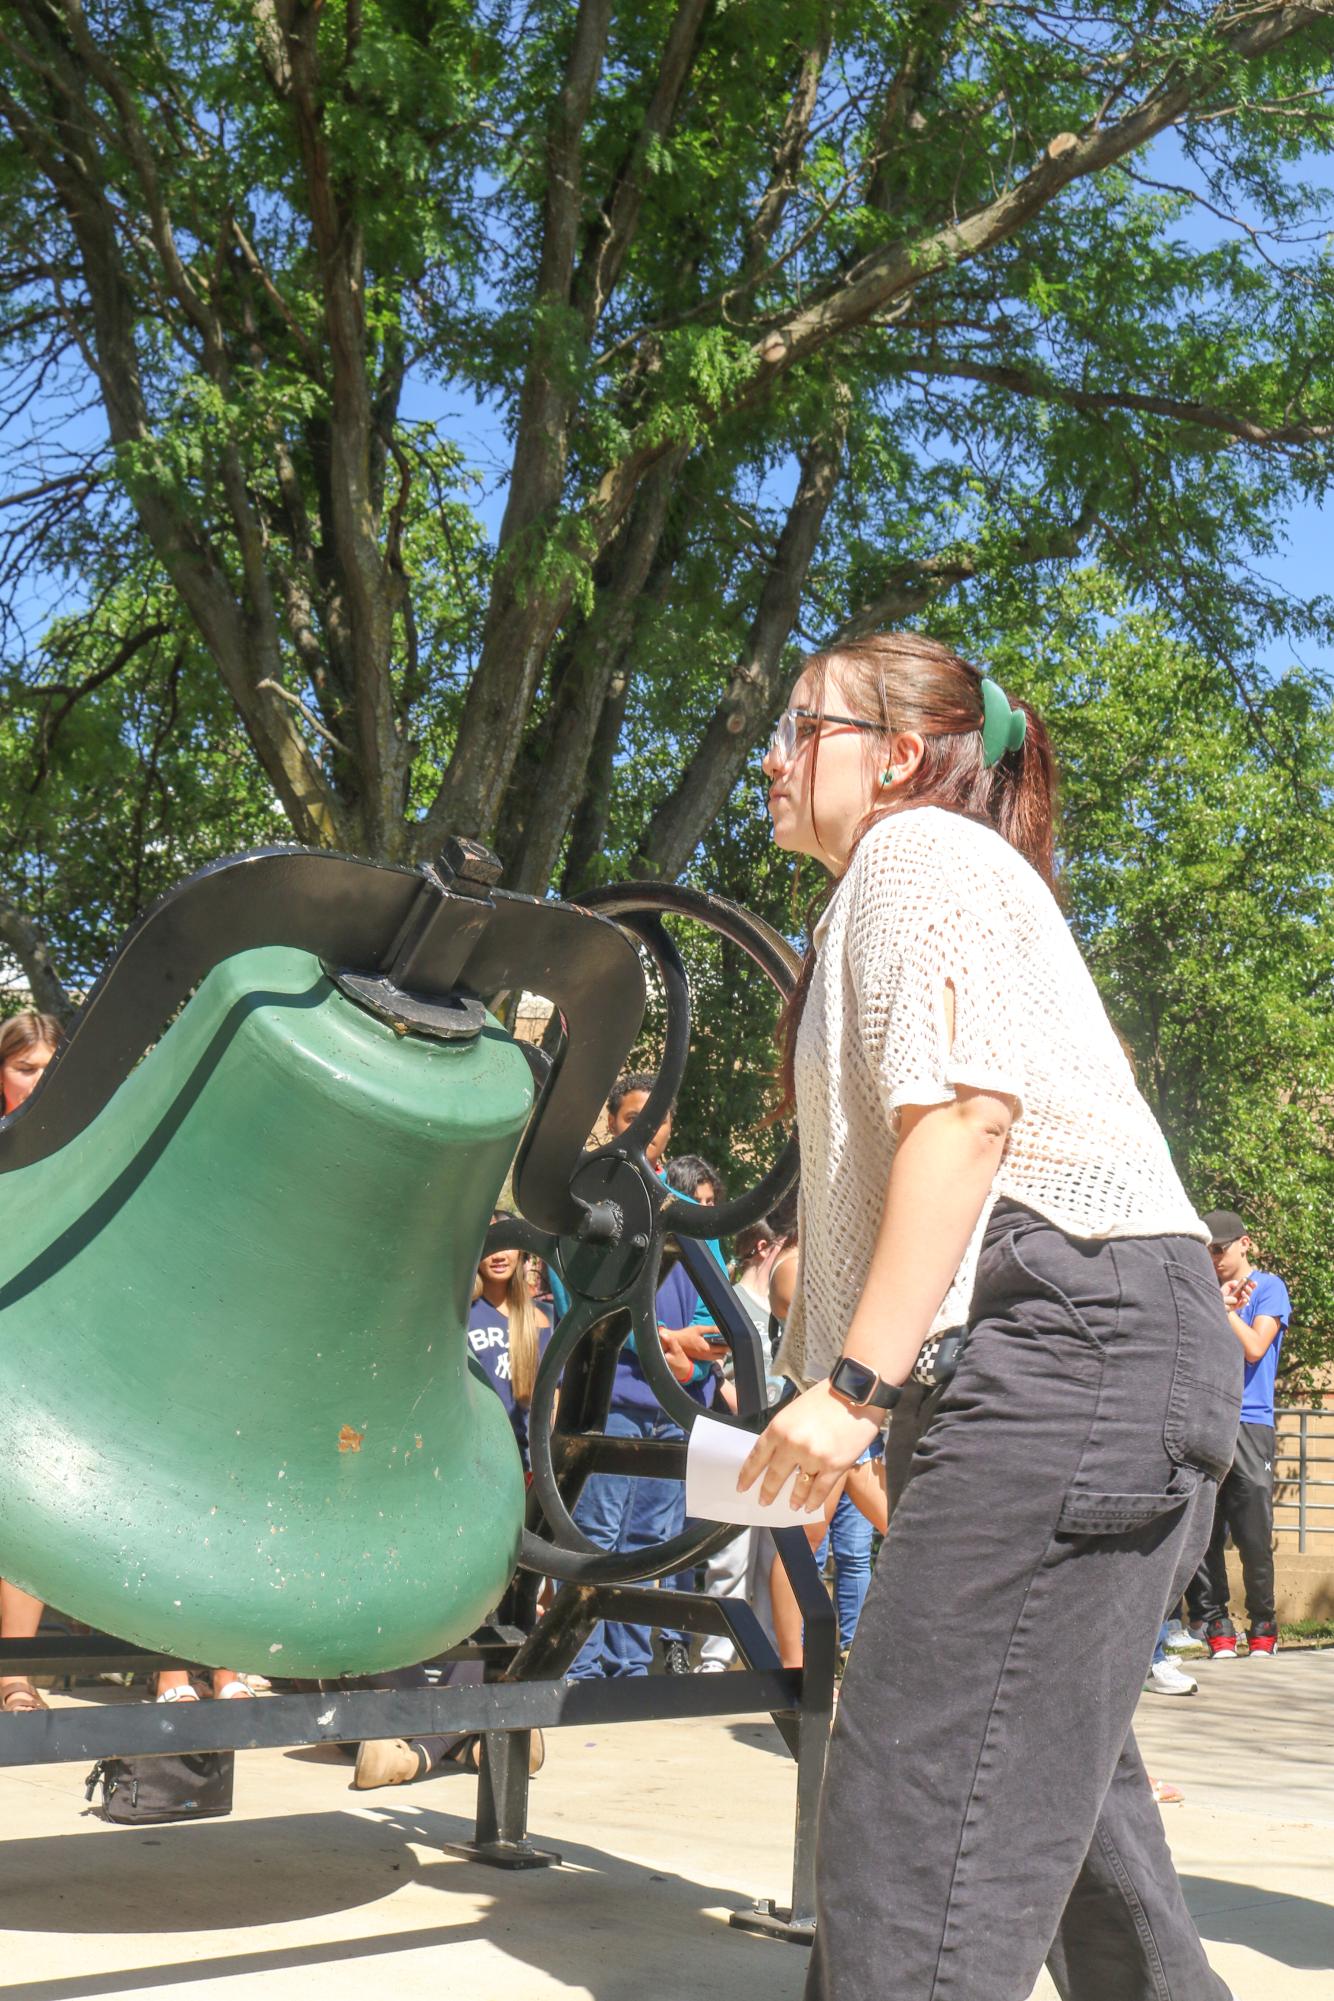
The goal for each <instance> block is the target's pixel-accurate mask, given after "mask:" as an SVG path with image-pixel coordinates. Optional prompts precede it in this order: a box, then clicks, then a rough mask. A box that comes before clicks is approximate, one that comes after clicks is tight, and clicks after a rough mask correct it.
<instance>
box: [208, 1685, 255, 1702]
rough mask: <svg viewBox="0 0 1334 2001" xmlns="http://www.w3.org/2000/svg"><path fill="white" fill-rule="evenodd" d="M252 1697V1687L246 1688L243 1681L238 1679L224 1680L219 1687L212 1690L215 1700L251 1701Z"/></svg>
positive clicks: (253, 1692)
mask: <svg viewBox="0 0 1334 2001" xmlns="http://www.w3.org/2000/svg"><path fill="white" fill-rule="evenodd" d="M254 1699H255V1691H254V1689H253V1688H247V1687H246V1685H245V1683H244V1682H243V1681H239V1680H238V1681H228V1682H224V1683H223V1685H222V1687H221V1688H218V1689H215V1690H214V1692H213V1700H214V1701H215V1702H241V1701H245V1702H253V1701H254Z"/></svg>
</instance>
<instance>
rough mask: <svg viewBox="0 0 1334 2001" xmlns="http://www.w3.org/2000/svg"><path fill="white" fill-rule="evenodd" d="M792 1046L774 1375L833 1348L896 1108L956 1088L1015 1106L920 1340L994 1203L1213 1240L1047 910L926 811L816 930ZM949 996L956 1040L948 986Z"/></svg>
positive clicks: (996, 842)
mask: <svg viewBox="0 0 1334 2001" xmlns="http://www.w3.org/2000/svg"><path fill="white" fill-rule="evenodd" d="M815 944H816V950H817V956H816V962H815V971H814V975H813V977H812V980H811V986H810V991H809V994H808V996H807V1001H806V1008H805V1012H804V1014H803V1015H802V1019H801V1027H800V1030H799V1032H798V1035H797V1048H796V1085H797V1130H798V1132H799V1134H800V1137H801V1204H800V1219H799V1230H800V1241H801V1271H800V1276H799V1279H798V1284H797V1291H796V1297H795V1299H794V1300H793V1304H792V1311H791V1313H790V1315H789V1317H788V1322H787V1330H786V1334H785V1336H784V1341H783V1347H782V1351H781V1353H780V1355H779V1358H778V1359H779V1366H780V1367H781V1368H782V1369H784V1370H785V1372H786V1373H787V1374H788V1375H790V1376H793V1377H795V1378H796V1379H797V1380H798V1381H801V1382H810V1381H813V1380H814V1379H815V1378H817V1377H820V1376H824V1375H827V1374H828V1373H829V1370H830V1369H831V1368H832V1366H833V1364H834V1363H835V1362H836V1361H837V1360H838V1357H839V1355H840V1354H841V1352H842V1348H843V1341H844V1338H845V1336H846V1334H847V1329H848V1324H849V1322H850V1320H851V1318H852V1313H853V1310H854V1308H855V1307H856V1304H857V1301H858V1299H859V1298H860V1296H861V1291H862V1287H863V1285H864V1284H865V1282H866V1274H867V1271H868V1269H869V1266H870V1260H871V1252H872V1249H873V1247H874V1244H875V1237H876V1232H877V1230H878V1228H879V1224H880V1218H881V1214H882V1211H883V1208H884V1200H885V1188H886V1185H887V1182H888V1177H889V1168H890V1162H891V1161H892V1159H893V1157H894V1147H895V1144H896V1141H897V1126H898V1111H899V1107H900V1106H902V1105H938V1104H947V1103H948V1102H949V1101H950V1100H951V1099H952V1097H953V1095H954V1087H955V1085H956V1084H963V1085H972V1086H974V1087H976V1088H978V1089H982V1090H988V1091H995V1092H998V1093H1002V1094H1004V1095H1005V1096H1007V1097H1011V1098H1013V1099H1015V1100H1016V1102H1017V1107H1018V1110H1017V1114H1016V1116H1015V1119H1014V1122H1013V1124H1012V1125H1011V1127H1010V1132H1009V1136H1008V1138H1007V1140H1006V1145H1005V1151H1004V1153H1003V1154H1002V1156H1001V1161H1000V1166H999V1168H998V1170H997V1173H996V1178H995V1181H994V1182H993V1184H992V1187H991V1193H990V1195H989V1197H988V1200H987V1202H986V1204H985V1205H984V1207H983V1211H982V1214H981V1216H980V1217H979V1218H978V1224H977V1228H976V1230H975V1231H974V1233H973V1236H972V1240H971V1241H970V1243H969V1245H968V1249H967V1251H966V1252H965V1254H964V1258H963V1262H962V1263H961V1264H960V1266H959V1269H958V1271H957V1272H956V1274H955V1276H954V1280H953V1283H952V1284H951V1286H950V1288H949V1291H948V1292H947V1293H946V1295H945V1298H944V1301H943V1302H942V1304H941V1307H940V1311H939V1312H938V1313H937V1314H936V1317H935V1319H934V1321H933V1322H932V1325H931V1330H930V1331H931V1333H932V1334H937V1333H940V1332H941V1331H942V1330H943V1329H944V1328H946V1327H957V1326H961V1325H962V1324H963V1323H964V1322H965V1321H966V1320H967V1319H968V1317H969V1304H970V1302H971V1299H972V1295H973V1286H974V1281H975V1278H976V1275H977V1260H978V1252H979V1250H980V1248H981V1243H982V1234H983V1231H984V1230H985V1228H986V1224H987V1220H988V1218H989V1216H990V1214H991V1210H992V1207H993V1205H994V1203H995V1202H996V1201H997V1200H998V1199H999V1198H1000V1197H1008V1198H1009V1199H1010V1200H1012V1201H1015V1202H1022V1203H1023V1204H1024V1205H1025V1206H1026V1207H1027V1208H1029V1209H1034V1210H1036V1211H1037V1213H1038V1214H1039V1215H1040V1216H1045V1217H1046V1218H1047V1219H1048V1221H1050V1222H1052V1223H1054V1224H1055V1225H1056V1226H1057V1228H1058V1229H1060V1230H1063V1231H1065V1232H1066V1234H1067V1235H1068V1236H1072V1237H1080V1238H1106V1237H1144V1236H1166V1235H1178V1236H1189V1237H1198V1238H1200V1239H1202V1240H1203V1241H1206V1242H1207V1240H1208V1234H1209V1233H1208V1231H1207V1230H1206V1229H1205V1227H1204V1225H1203V1223H1202V1222H1201V1221H1200V1219H1199V1217H1198V1216H1197V1215H1196V1214H1195V1211H1194V1210H1193V1209H1192V1207H1191V1205H1190V1203H1189V1201H1188V1200H1187V1199H1186V1193H1185V1190H1184V1189H1183V1188H1182V1185H1181V1182H1180V1180H1179V1179H1178V1177H1177V1173H1176V1170H1175V1168H1174V1167H1173V1165H1172V1160H1171V1156H1170V1155H1169V1153H1168V1151H1167V1143H1166V1141H1165V1140H1164V1139H1163V1136H1162V1133H1161V1132H1160V1131H1159V1129H1158V1126H1157V1123H1156V1122H1155V1120H1154V1118H1153V1115H1152V1113H1151V1112H1150V1111H1149V1108H1148V1106H1147V1105H1146V1104H1145V1103H1144V1100H1143V1099H1142V1098H1141V1097H1140V1095H1139V1092H1138V1091H1137V1090H1136V1088H1135V1083H1134V1079H1133V1077H1132V1075H1131V1071H1130V1065H1129V1063H1128V1062H1127V1060H1126V1057H1125V1055H1124V1054H1123V1052H1122V1049H1121V1046H1120V1044H1119V1042H1118V1041H1117V1039H1116V1035H1115V1033H1114V1031H1113V1029H1112V1025H1111V1023H1110V1022H1109V1021H1108V1019H1107V1016H1106V1013H1105V1012H1104V1010H1103V1005H1102V1002H1101V1000H1100V999H1099V998H1098V992H1097V989H1096V987H1095V986H1094V984H1093V981H1092V979H1091V978H1090V976H1089V972H1088V968H1087V967H1086V966H1085V964H1084V962H1083V960H1082V959H1081V957H1080V955H1079V950H1078V948H1077V946H1076V945H1075V942H1074V939H1073V938H1072V937H1071V935H1070V932H1069V930H1068V928H1067V926H1066V923H1065V919H1064V918H1063V917H1062V915H1061V912H1060V909H1059V906H1058V905H1057V903H1056V899H1055V898H1054V897H1053V896H1052V894H1051V891H1050V890H1049V889H1048V888H1047V886H1046V884H1045V883H1044V882H1043V880H1042V878H1041V877H1040V876H1039V875H1038V873H1037V871H1036V870H1035V869H1034V868H1033V867H1032V866H1031V865H1030V864H1029V863H1028V862H1027V861H1025V859H1024V858H1023V856H1022V855H1021V854H1020V853H1019V852H1018V850H1017V849H1016V848H1012V847H1011V846H1010V844H1009V842H1008V841H1006V840H1005V839H1003V837H1002V836H1001V835H1000V834H998V833H996V832H995V831H994V830H993V829H992V828H990V827H986V826H983V825H981V824H980V823H979V822H977V821H974V820H968V819H964V818H963V817H962V816H961V815H960V814H957V813H949V812H945V811H944V810H943V809H941V808H940V807H936V806H919V807H911V808H906V809H904V810H902V811H900V812H898V813H893V814H890V815H888V816H887V817H886V818H885V819H883V820H881V821H879V822H878V823H877V825H876V826H874V827H873V828H872V829H871V831H870V832H869V833H868V834H866V835H865V836H864V838H863V839H862V841H861V843H860V844H859V846H858V848H857V850H856V852H855V854H854V856H853V859H852V863H851V866H850V867H849V869H848V872H847V874H846V875H845V876H844V877H843V879H842V881H841V882H840V883H839V884H838V887H837V888H836V889H835V891H834V894H833V896H832V898H831V899H830V902H829V904H828V906H827V908H826V910H825V912H824V915H823V916H822V917H821V919H820V922H819V923H818V924H817V926H816V929H815ZM947 985H949V986H950V987H952V988H953V990H954V1038H953V1041H952V1042H951V1041H950V1040H949V1034H948V1024H947V1016H946V1012H945V988H946V986H947Z"/></svg>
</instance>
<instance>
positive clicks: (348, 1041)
mask: <svg viewBox="0 0 1334 2001" xmlns="http://www.w3.org/2000/svg"><path fill="white" fill-rule="evenodd" d="M532 1098H533V1087H532V1081H531V1075H530V1071H529V1067H528V1064H527V1063H526V1062H525V1060H524V1058H523V1055H522V1054H521V1052H520V1050H519V1048H518V1046H517V1045H516V1044H515V1043H514V1042H513V1041H512V1039H511V1038H510V1037H509V1036H508V1035H507V1034H506V1033H505V1032H504V1030H502V1029H501V1028H500V1026H499V1024H498V1023H496V1022H495V1021H494V1020H493V1019H492V1018H491V1017H489V1016H488V1017H486V1018H485V1022H484V1025H483V1026H482V1027H481V1030H480V1032H479V1033H478V1034H476V1035H475V1036H474V1037H473V1038H472V1039H469V1040H459V1041H432V1040H429V1039H426V1038H425V1037H421V1036H417V1035H415V1034H406V1035H404V1034H400V1033H397V1032H396V1031H395V1029H394V1028H393V1027H392V1026H391V1025H389V1024H388V1023H387V1022H385V1021H383V1020H381V1019H378V1018H377V1017H376V1015H375V1014H374V1013H373V1012H371V1011H368V1010H367V1009H364V1008H363V1007H361V1006H359V1005H357V1004H356V1003H355V1002H354V1001H353V1000H351V999H349V998H348V997H347V995H346V994H345V993H344V992H343V991H340V989H339V988H338V987H337V986H336V985H335V984H334V983H333V982H332V981H331V980H330V979H329V978H328V977H326V975H325V974H324V972H323V971H322V970H321V966H320V962H319V961H318V960H317V959H316V958H314V957H312V956H311V955H310V954H308V953H306V952H302V951H296V950H292V949H289V948H286V947H278V946H273V947H265V948H263V949H259V950H253V951H244V952H238V953H236V954H235V955H234V956H233V957H232V958H229V959H226V960H224V961H223V963H222V964H221V965H219V966H218V967H216V969H215V970H214V971H213V972H211V973H210V974H209V975H208V977H207V979H205V980H204V981H203V983H202V985H201V986H200V987H199V989H198V991H197V992H196V993H195V994H194V996H193V997H192V998H191V999H190V1000H189V1002H188V1003H187V1004H186V1006H185V1007H184V1009H183V1010H182V1012H181V1013H180V1015H179V1017H178V1018H177V1020H176V1021H175V1023H174V1024H173V1025H172V1027H171V1028H170V1029H169V1030H168V1031H167V1032H166V1034H165V1035H163V1037H162V1038H161V1040H160V1041H159V1042H158V1043H157V1044H156V1045H155V1046H154V1047H153V1048H152V1049H151V1050H150V1051H149V1053H148V1054H147V1055H146V1056H145V1057H144V1059H143V1061H142V1062H141V1063H140V1064H139V1065H138V1067H137V1068H136V1069H135V1070H134V1071H133V1072H132V1073H131V1074H130V1075H129V1076H128V1077H127V1078H126V1079H125V1081H124V1082H123V1083H122V1084H121V1086H120V1088H119V1090H118V1091H117V1092H116V1094H115V1096H114V1097H113V1098H112V1099H111V1101H110V1102H109V1103H108V1104H107V1105H106V1106H105V1107H104V1109H103V1110H102V1111H101V1112H99V1114H98V1115H97V1117H96V1118H95V1119H93V1121H92V1122H91V1124H89V1125H88V1126H87V1127H86V1128H85V1130H84V1131H82V1132H81V1133H79V1134H78V1136H77V1137H76V1138H74V1139H72V1140H70V1141H69V1142H68V1143H67V1144H65V1145H63V1146H62V1147H61V1148H60V1149H59V1150H58V1151H56V1152H54V1153H52V1154H50V1155H49V1156H48V1157H47V1158H45V1159H40V1160H35V1161H33V1162H32V1163H31V1164H29V1165H27V1166H24V1167H19V1168H17V1169H15V1170H14V1171H13V1172H11V1173H10V1174H8V1175H7V1176H6V1177H5V1180H4V1195H5V1227H4V1231H3V1237H2V1238H0V1348H3V1351H4V1354H3V1366H0V1426H3V1436H4V1440H5V1447H4V1451H5V1460H6V1469H5V1478H4V1481H3V1483H0V1575H3V1576H5V1577H7V1578H10V1579H12V1580H13V1581H14V1582H15V1583H18V1584H20V1585H22V1586H24V1587H26V1588H27V1589H29V1590H32V1591H34V1592H36V1593H38V1594H39V1595H40V1596H42V1597H43V1598H45V1599H47V1600H48V1601H49V1602H51V1603H52V1604H55V1605H58V1606H59V1607H60V1608H61V1609H62V1610H64V1611H66V1612H69V1613H71V1614H73V1615H74V1616H76V1617H78V1618H80V1619H84V1620H87V1621H89V1622H90V1623H92V1624H94V1625H96V1626H98V1627H100V1628H102V1629H103V1630H104V1631H106V1632H108V1633H114V1634H117V1635H120V1636H121V1637H123V1638H125V1639H128V1640H132V1641H134V1642H136V1643H138V1644H140V1645H143V1646H145V1647H149V1648H153V1649H160V1650H162V1651H164V1652H171V1653H174V1654H178V1655H181V1656H183V1657H184V1658H186V1659H192V1660H198V1661H201V1662H204V1663H207V1664H209V1665H211V1666H219V1667H234V1668H238V1669H242V1670H250V1671H262V1672H265V1673H271V1674H281V1675H301V1676H332V1675H337V1674H340V1673H354V1674H363V1673H369V1672H372V1671H374V1670H376V1669H381V1668H390V1667H400V1666H403V1665H406V1664H407V1663H410V1662H414V1661H419V1660H423V1659H427V1658H429V1657H430V1656H431V1655H433V1654H436V1653H439V1652H440V1651H441V1650H442V1649H443V1648H445V1647H448V1646H451V1645H453V1644H454V1643H455V1642H456V1641H458V1640H460V1639H462V1638H464V1637H465V1636H466V1635H467V1634H468V1633H469V1632H471V1631H472V1630H473V1629H474V1628H475V1627H476V1626H477V1625H478V1623H479V1622H480V1621H481V1620H482V1619H483V1618H484V1617H485V1615H486V1614H487V1613H488V1612H490V1611H491V1610H492V1609H493V1608H494V1606H495V1605H496V1603H497V1601H498V1600H499V1598H500V1596H501V1594H502V1592H503V1591H504V1589H505V1587H506V1584H507V1583H508V1581H509V1579H510V1576H511V1574H512V1572H513V1569H514V1564H515V1560H516V1557H517V1554H518V1549H519V1540H520V1533H521V1529H522V1522H523V1504H524V1479H523V1471H522V1467H521V1464H520V1460H519V1454H518V1450H517V1447H516V1445H515V1441H514V1437H513V1433H512V1432H511V1429H510V1425H509V1420H508V1418H507V1416H506V1413H505V1411H504V1409H503V1407H502V1405H501V1403H500V1401H499V1399H498V1398H497V1397H496V1396H495V1395H494V1394H493V1392H492V1391H491V1390H490V1388H489V1387H488V1386H487V1385H486V1384H485V1383H484V1382H483V1381H482V1380H480V1379H479V1377H478V1376H477V1375H476V1374H475V1373H474V1372H473V1369H472V1367H471V1366H470V1363H469V1359H468V1346H467V1337H466V1333H465V1328H466V1322H467V1316H468V1308H469V1304H470V1300H471V1295H472V1285H473V1279H474V1274H475V1271H476V1266H477V1261H478V1258H479V1256H480V1254H481V1247H482V1242H483V1238H484V1236H485V1233H486V1229H487V1225H488V1222H489V1218H490V1214H491V1210H492V1208H493V1206H494V1204H495V1201H496V1198H497V1196H498V1194H499V1192H500V1188H501V1185H502V1183H503V1181H504V1178H505V1174H506V1172H507V1170H508V1168H509V1165H510V1163H511V1161H512V1159H513V1157H514V1152H515V1147H516V1145H517V1143H518V1140H519V1138H520V1135H521V1134H522V1132H523V1129H524V1125H525V1123H526V1121H527V1119H528V1115H529V1111H530V1108H531V1105H532Z"/></svg>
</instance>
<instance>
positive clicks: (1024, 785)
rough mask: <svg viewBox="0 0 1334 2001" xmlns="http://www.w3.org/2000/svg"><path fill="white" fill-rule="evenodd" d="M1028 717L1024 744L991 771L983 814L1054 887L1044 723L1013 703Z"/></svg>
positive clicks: (1051, 763)
mask: <svg viewBox="0 0 1334 2001" xmlns="http://www.w3.org/2000/svg"><path fill="white" fill-rule="evenodd" d="M1011 706H1012V707H1013V708H1016V709H1021V710H1022V711H1023V713H1024V716H1025V717H1026V718H1027V724H1028V727H1027V728H1026V730H1025V731H1024V740H1023V743H1022V744H1021V745H1020V746H1019V749H1018V750H1012V751H1008V752H1007V753H1006V755H1005V756H1004V757H1003V758H1001V760H1000V762H999V763H998V764H996V765H994V766H993V767H992V770H991V774H990V776H991V797H990V800H989V801H988V807H989V810H988V813H987V818H988V819H989V820H990V821H991V822H992V825H993V826H994V827H995V828H996V831H997V833H999V834H1003V835H1004V837H1005V839H1006V840H1007V841H1008V842H1009V843H1010V846H1011V847H1012V848H1018V850H1019V852H1020V854H1021V855H1023V857H1024V859H1025V860H1026V861H1029V862H1031V863H1032V865H1033V867H1034V868H1035V869H1036V870H1037V872H1038V874H1039V875H1040V876H1041V877H1042V880H1043V881H1044V882H1045V883H1046V885H1047V887H1048V888H1049V889H1051V888H1054V887H1055V876H1056V859H1055V846H1056V836H1055V820H1056V759H1055V757H1054V755H1053V753H1052V747H1051V738H1050V737H1049V736H1048V735H1047V728H1046V724H1045V723H1044V722H1043V720H1042V718H1041V716H1040V715H1039V714H1038V712H1037V710H1036V709H1033V708H1030V707H1029V705H1028V703H1027V702H1012V703H1011Z"/></svg>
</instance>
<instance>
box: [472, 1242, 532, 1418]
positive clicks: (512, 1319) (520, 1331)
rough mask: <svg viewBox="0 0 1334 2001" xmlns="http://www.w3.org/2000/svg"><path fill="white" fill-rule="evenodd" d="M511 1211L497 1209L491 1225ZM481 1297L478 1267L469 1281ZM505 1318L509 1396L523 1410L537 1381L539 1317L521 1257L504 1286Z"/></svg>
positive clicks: (520, 1255) (475, 1294)
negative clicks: (508, 1364)
mask: <svg viewBox="0 0 1334 2001" xmlns="http://www.w3.org/2000/svg"><path fill="white" fill-rule="evenodd" d="M513 1214H514V1212H513V1210H512V1209H497V1210H496V1211H495V1213H494V1215H493V1216H492V1218H491V1221H492V1222H493V1223H508V1222H509V1221H510V1220H511V1219H512V1217H513ZM481 1295H482V1274H481V1270H480V1268H479V1270H478V1273H477V1277H476V1279H475V1280H474V1282H473V1289H472V1296H473V1298H474V1299H480V1298H481ZM504 1310H505V1319H506V1322H507V1325H508V1330H509V1332H508V1338H507V1343H506V1345H507V1346H508V1348H509V1358H510V1393H511V1395H512V1396H513V1398H514V1401H515V1403H517V1404H522V1405H523V1406H524V1408H525V1409H527V1407H528V1405H529V1404H530V1403H531V1402H532V1400H533V1384H534V1383H535V1382H536V1381H537V1365H538V1362H539V1361H540V1360H541V1353H540V1347H539V1336H540V1334H541V1331H542V1320H543V1315H542V1312H541V1309H540V1308H539V1307H538V1305H537V1302H536V1301H535V1300H534V1298H533V1295H532V1293H531V1292H530V1291H529V1290H528V1279H527V1275H526V1274H525V1272H524V1268H523V1254H522V1252H520V1254H519V1262H518V1263H517V1264H516V1265H515V1267H514V1270H513V1271H512V1272H511V1273H510V1275H509V1279H508V1281H507V1283H506V1286H505V1309H504Z"/></svg>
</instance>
